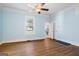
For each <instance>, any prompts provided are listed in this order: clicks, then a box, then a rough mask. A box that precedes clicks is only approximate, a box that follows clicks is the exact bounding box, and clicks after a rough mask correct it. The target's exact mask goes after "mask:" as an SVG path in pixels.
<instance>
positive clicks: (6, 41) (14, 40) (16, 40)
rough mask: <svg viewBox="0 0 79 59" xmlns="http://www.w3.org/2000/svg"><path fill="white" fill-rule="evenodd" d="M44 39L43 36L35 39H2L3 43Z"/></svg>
mask: <svg viewBox="0 0 79 59" xmlns="http://www.w3.org/2000/svg"><path fill="white" fill-rule="evenodd" d="M42 39H45V37H43V38H35V39H12V40H11V39H10V40H5V41H2V43H1V44H3V43H12V42H22V41H28V40H42Z"/></svg>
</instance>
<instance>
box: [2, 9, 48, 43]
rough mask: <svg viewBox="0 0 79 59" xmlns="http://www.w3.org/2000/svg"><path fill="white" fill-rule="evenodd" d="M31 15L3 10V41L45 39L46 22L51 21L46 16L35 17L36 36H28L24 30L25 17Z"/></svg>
mask: <svg viewBox="0 0 79 59" xmlns="http://www.w3.org/2000/svg"><path fill="white" fill-rule="evenodd" d="M28 15H29V16H30V15H31V14H28V13H24V12H20V11H19V10H13V9H9V8H4V9H3V41H7V40H8V41H9V40H10V41H11V40H16V39H17V40H18V41H19V40H20V39H21V40H22V39H26V40H27V39H31V38H32V39H35V38H43V37H44V36H45V31H44V30H45V29H44V22H45V21H47V20H48V19H49V17H48V16H45V15H37V14H36V15H34V17H35V34H27V33H26V32H25V30H24V25H25V16H28Z"/></svg>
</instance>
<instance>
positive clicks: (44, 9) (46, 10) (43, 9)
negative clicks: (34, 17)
mask: <svg viewBox="0 0 79 59" xmlns="http://www.w3.org/2000/svg"><path fill="white" fill-rule="evenodd" d="M41 10H44V11H49V9H46V8H41Z"/></svg>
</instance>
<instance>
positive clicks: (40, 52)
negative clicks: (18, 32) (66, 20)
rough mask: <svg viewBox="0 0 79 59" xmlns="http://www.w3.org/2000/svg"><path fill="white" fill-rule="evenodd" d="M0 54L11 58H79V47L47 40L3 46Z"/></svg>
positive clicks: (0, 46)
mask: <svg viewBox="0 0 79 59" xmlns="http://www.w3.org/2000/svg"><path fill="white" fill-rule="evenodd" d="M0 52H1V53H6V54H8V55H9V56H79V47H77V46H74V45H64V44H61V43H59V42H57V41H55V40H50V39H45V40H39V41H28V42H27V41H25V42H17V43H6V44H2V45H0Z"/></svg>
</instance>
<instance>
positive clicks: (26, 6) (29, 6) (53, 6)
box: [2, 3, 74, 15]
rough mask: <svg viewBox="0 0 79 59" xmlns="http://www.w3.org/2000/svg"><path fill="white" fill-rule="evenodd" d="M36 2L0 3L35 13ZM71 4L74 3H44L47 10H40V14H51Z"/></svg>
mask: <svg viewBox="0 0 79 59" xmlns="http://www.w3.org/2000/svg"><path fill="white" fill-rule="evenodd" d="M37 4H38V3H4V4H2V5H3V6H6V7H11V8H16V9H20V10H24V11H27V12H31V13H37V12H36V11H35V8H34V7H35V6H36V5H37ZM72 5H74V4H73V3H46V4H45V5H44V7H45V8H48V9H49V11H42V12H41V14H45V15H51V14H53V13H54V12H58V11H61V10H63V9H66V8H68V7H71V6H72Z"/></svg>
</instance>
